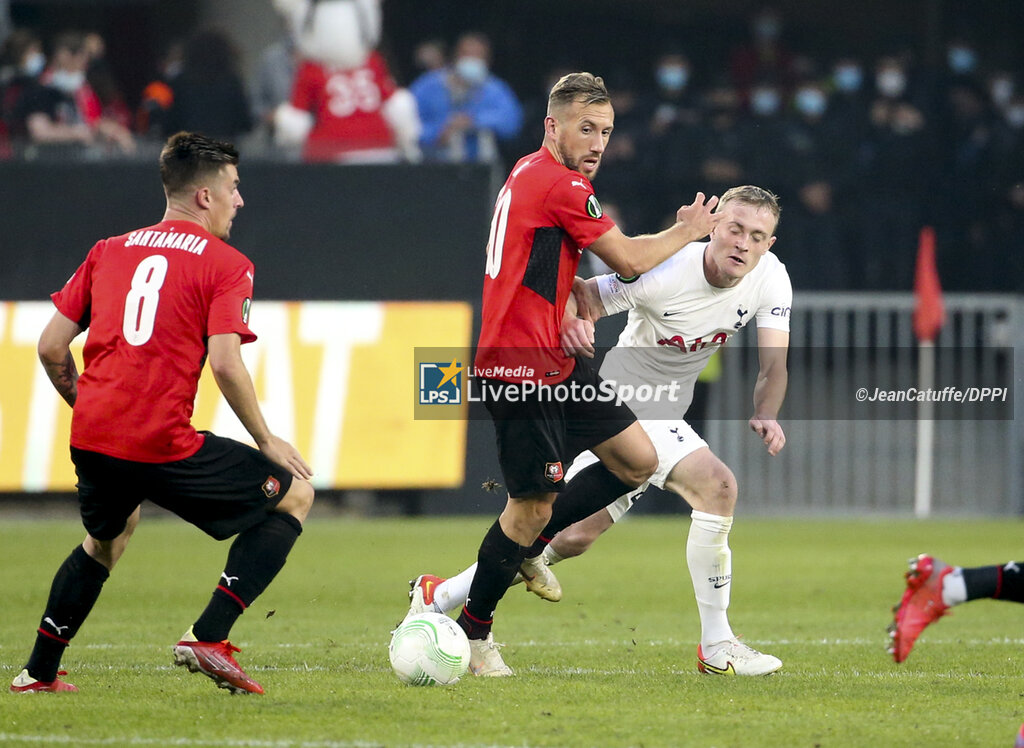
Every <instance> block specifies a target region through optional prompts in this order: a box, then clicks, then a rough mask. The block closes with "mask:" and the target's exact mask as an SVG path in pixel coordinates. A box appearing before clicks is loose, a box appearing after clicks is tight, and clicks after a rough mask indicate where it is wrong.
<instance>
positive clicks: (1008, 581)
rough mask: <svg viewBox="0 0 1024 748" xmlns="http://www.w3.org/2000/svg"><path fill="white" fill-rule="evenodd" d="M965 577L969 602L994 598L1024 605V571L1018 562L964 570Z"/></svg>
mask: <svg viewBox="0 0 1024 748" xmlns="http://www.w3.org/2000/svg"><path fill="white" fill-rule="evenodd" d="M963 575H964V585H965V586H966V587H967V599H968V600H977V599H979V598H983V597H992V598H995V599H997V600H1010V601H1011V602H1016V603H1024V570H1022V569H1021V567H1020V565H1019V564H1017V562H1016V561H1011V562H1010V563H1008V564H1006V565H1005V566H981V567H978V568H975V569H964V570H963Z"/></svg>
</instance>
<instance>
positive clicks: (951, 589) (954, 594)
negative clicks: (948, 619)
mask: <svg viewBox="0 0 1024 748" xmlns="http://www.w3.org/2000/svg"><path fill="white" fill-rule="evenodd" d="M942 602H944V603H945V604H946V605H948V606H949V607H951V608H952V607H953V606H954V605H959V604H960V603H965V602H967V582H965V581H964V570H963V568H961V567H959V566H954V567H953V571H951V572H949V574H947V575H946V576H944V577H943V578H942Z"/></svg>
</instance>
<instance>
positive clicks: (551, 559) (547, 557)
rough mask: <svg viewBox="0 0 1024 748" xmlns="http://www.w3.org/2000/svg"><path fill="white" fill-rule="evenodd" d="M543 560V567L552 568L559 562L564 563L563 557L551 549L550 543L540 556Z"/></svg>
mask: <svg viewBox="0 0 1024 748" xmlns="http://www.w3.org/2000/svg"><path fill="white" fill-rule="evenodd" d="M541 556H542V557H543V558H544V565H545V566H554V565H555V564H557V563H558V562H559V561H565V556H562V555H560V554H559V553H558V551H556V550H555V549H554V547H552V545H551V543H548V544H547V545H546V546H544V553H542V554H541Z"/></svg>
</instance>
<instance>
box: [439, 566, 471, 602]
mask: <svg viewBox="0 0 1024 748" xmlns="http://www.w3.org/2000/svg"><path fill="white" fill-rule="evenodd" d="M474 574H476V564H473V565H472V566H470V567H469V568H468V569H466V570H465V571H461V572H459V573H458V574H456V575H455V576H454V577H450V578H448V579H446V580H444V581H443V582H441V584H439V585H437V589H435V590H434V605H435V606H436V607H438V608H440V609H441V610H442V611H443V612H445V613H451V612H452V611H459V610H462V606H463V605H465V604H466V599H467V598H468V597H469V588H470V586H471V585H472V584H473V575H474Z"/></svg>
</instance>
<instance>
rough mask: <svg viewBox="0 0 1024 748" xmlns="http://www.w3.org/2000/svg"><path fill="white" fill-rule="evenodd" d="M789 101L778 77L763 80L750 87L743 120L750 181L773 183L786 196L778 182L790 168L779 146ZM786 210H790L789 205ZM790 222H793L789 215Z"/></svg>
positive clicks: (754, 182) (776, 189) (752, 182)
mask: <svg viewBox="0 0 1024 748" xmlns="http://www.w3.org/2000/svg"><path fill="white" fill-rule="evenodd" d="M787 104H788V101H787V100H786V94H785V92H784V91H783V90H782V87H781V86H779V84H778V83H777V82H776V81H775V80H774V79H771V78H769V79H766V80H762V81H759V82H757V83H755V84H754V85H753V87H752V88H751V89H750V96H749V98H748V109H749V112H748V115H747V116H746V117H744V118H743V120H742V123H741V127H742V129H743V137H742V142H743V148H744V156H743V161H744V162H745V163H746V165H747V173H748V174H749V176H750V180H749V181H750V183H751V184H770V185H772V187H773V189H774V190H775V191H776V192H779V194H780V195H782V196H783V198H785V197H786V196H785V195H784V193H783V192H780V190H781V187H779V186H777V185H778V182H779V179H780V177H781V176H782V174H784V173H785V171H786V170H787V169H788V165H787V164H786V162H785V156H784V155H783V149H781V148H780V147H779V144H780V143H781V142H782V137H783V132H784V130H785V117H784V112H785V107H786V106H787ZM786 212H787V213H788V212H789V208H788V207H787V208H786ZM786 223H789V220H788V218H787V220H786ZM787 233H788V232H787ZM787 244H788V241H787Z"/></svg>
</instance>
